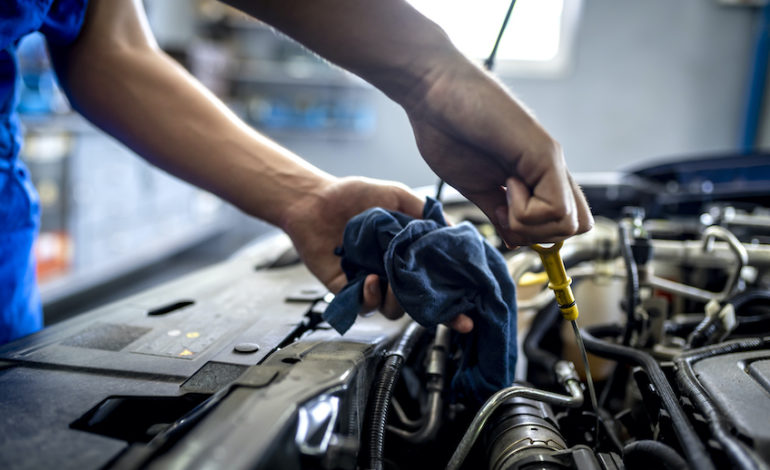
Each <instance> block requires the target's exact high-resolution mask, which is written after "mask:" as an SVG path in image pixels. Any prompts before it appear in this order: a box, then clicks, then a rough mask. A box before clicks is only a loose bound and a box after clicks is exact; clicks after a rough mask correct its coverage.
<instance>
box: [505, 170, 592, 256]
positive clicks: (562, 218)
mask: <svg viewBox="0 0 770 470" xmlns="http://www.w3.org/2000/svg"><path fill="white" fill-rule="evenodd" d="M506 183H507V193H506V196H507V207H505V206H503V205H500V206H498V207H496V208H495V209H494V210H493V214H494V215H493V217H494V218H492V220H493V221H494V222H495V223H496V224H497V226H498V231H500V234H501V236H502V237H503V238H504V239H505V240H506V242H507V243H509V244H512V243H513V244H520V245H523V244H531V243H536V242H557V241H561V240H564V239H566V238H569V237H571V236H573V235H576V234H579V233H584V232H587V231H588V230H590V229H591V227H593V216H592V215H591V210H590V208H589V207H588V202H587V201H586V199H585V196H584V195H583V192H582V191H581V190H580V187H579V186H578V185H577V184H576V183H575V181H574V180H573V179H572V177H571V176H570V175H569V173H568V172H567V171H566V170H564V172H563V175H562V177H558V176H554V175H550V176H548V177H544V178H543V179H542V180H540V181H539V182H538V185H537V186H536V188H535V190H530V189H529V188H528V187H527V186H526V185H525V184H524V183H523V182H522V181H521V180H519V179H517V178H508V180H507V182H506ZM548 188H550V190H549V189H548Z"/></svg>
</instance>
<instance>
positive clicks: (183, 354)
mask: <svg viewBox="0 0 770 470" xmlns="http://www.w3.org/2000/svg"><path fill="white" fill-rule="evenodd" d="M193 354H195V353H194V352H192V351H190V350H189V349H184V350H182V352H180V353H179V355H180V356H192V355H193Z"/></svg>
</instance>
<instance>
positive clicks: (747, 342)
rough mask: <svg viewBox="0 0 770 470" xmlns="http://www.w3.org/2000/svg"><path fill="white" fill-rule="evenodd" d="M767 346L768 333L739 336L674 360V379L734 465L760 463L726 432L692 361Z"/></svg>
mask: <svg viewBox="0 0 770 470" xmlns="http://www.w3.org/2000/svg"><path fill="white" fill-rule="evenodd" d="M768 346H770V336H767V337H764V338H749V339H743V340H735V341H729V342H726V343H720V344H717V345H714V346H707V347H704V348H700V349H694V350H692V351H690V352H689V353H687V354H685V355H683V356H681V357H680V358H679V359H677V360H676V368H677V371H676V379H677V383H678V384H679V388H680V389H681V390H682V392H683V393H684V394H686V395H687V396H688V397H689V398H690V401H691V402H692V404H693V406H695V407H696V408H697V409H698V411H699V412H700V413H701V414H703V416H705V417H706V420H707V421H708V423H709V429H710V430H711V433H712V434H713V436H714V438H716V440H717V441H719V443H720V444H721V445H722V448H723V449H724V451H725V453H726V454H727V458H728V459H730V462H731V463H732V465H733V467H734V468H740V469H757V468H761V465H760V464H759V463H757V459H756V458H755V456H754V455H753V452H751V451H750V450H749V449H747V448H746V447H745V446H744V445H743V444H742V443H741V442H740V441H739V440H738V439H737V438H736V437H735V436H733V435H732V433H731V432H730V424H729V422H728V421H727V420H726V419H725V416H724V415H723V414H722V413H721V412H720V411H719V410H717V407H716V405H714V402H712V401H711V398H710V397H709V395H708V392H706V390H705V389H704V388H703V386H702V385H701V384H700V382H698V379H697V378H696V376H695V371H694V370H693V364H694V363H696V362H698V361H700V360H702V359H706V358H708V357H712V356H718V355H722V354H729V353H734V352H741V351H752V350H756V349H765V348H767V347H768Z"/></svg>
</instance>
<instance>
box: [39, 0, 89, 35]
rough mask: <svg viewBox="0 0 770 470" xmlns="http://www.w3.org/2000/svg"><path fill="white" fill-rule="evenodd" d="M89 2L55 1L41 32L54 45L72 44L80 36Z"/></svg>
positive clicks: (77, 0)
mask: <svg viewBox="0 0 770 470" xmlns="http://www.w3.org/2000/svg"><path fill="white" fill-rule="evenodd" d="M87 3H88V0H54V2H53V4H52V5H51V8H50V9H49V10H48V15H47V16H46V17H45V20H44V21H43V24H42V25H41V26H40V32H41V33H43V34H44V35H45V37H46V39H47V40H48V41H49V42H51V43H53V44H61V45H66V44H70V43H72V42H73V41H74V40H75V39H76V38H77V37H78V34H80V29H81V28H82V27H83V20H84V19H85V16H86V6H87Z"/></svg>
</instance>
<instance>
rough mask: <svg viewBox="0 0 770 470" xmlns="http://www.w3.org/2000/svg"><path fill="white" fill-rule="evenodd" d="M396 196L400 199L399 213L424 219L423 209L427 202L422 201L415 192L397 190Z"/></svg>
mask: <svg viewBox="0 0 770 470" xmlns="http://www.w3.org/2000/svg"><path fill="white" fill-rule="evenodd" d="M396 194H397V196H398V199H399V203H398V211H399V212H403V213H404V214H406V215H409V216H412V217H414V218H416V219H422V209H423V206H425V201H424V200H423V199H420V198H419V197H417V195H415V194H414V193H413V192H411V191H409V190H406V189H399V188H396Z"/></svg>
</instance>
